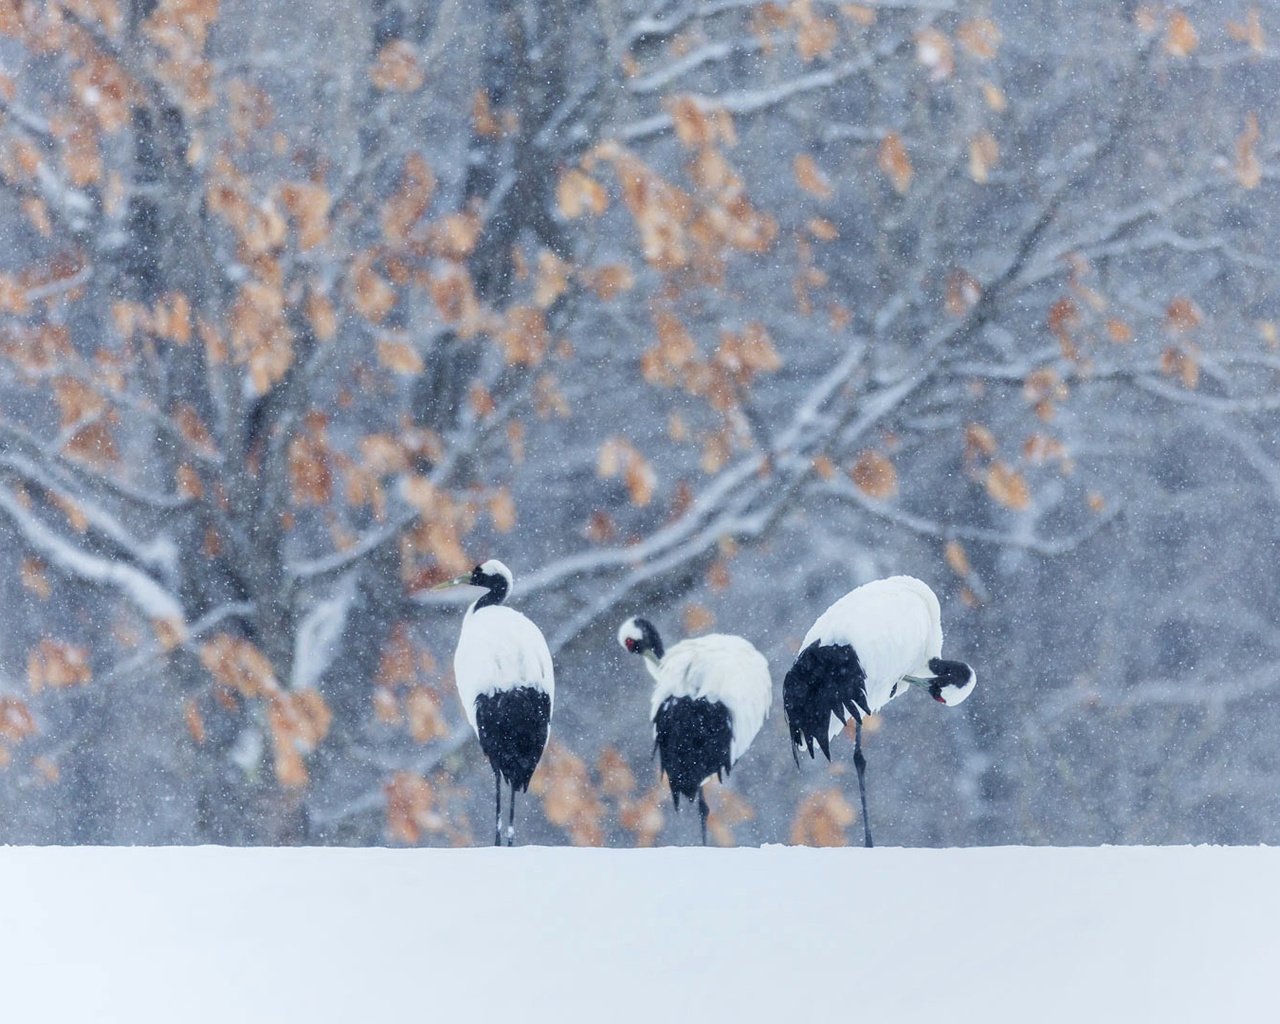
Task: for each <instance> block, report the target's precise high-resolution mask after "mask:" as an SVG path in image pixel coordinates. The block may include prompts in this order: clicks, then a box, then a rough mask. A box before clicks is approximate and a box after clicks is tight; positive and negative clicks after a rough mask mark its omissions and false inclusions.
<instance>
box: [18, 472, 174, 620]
mask: <svg viewBox="0 0 1280 1024" xmlns="http://www.w3.org/2000/svg"><path fill="white" fill-rule="evenodd" d="M0 512H4V513H5V514H6V515H7V516H8V517H9V520H10V522H12V523H13V525H14V527H15V528H16V529H17V530H18V532H19V533H20V534H21V535H22V538H23V540H24V541H25V542H26V544H27V546H28V547H29V548H31V550H32V551H34V552H36V553H38V554H39V555H40V556H41V557H42V558H44V560H45V561H46V562H48V563H49V564H50V565H52V566H54V567H55V568H57V569H59V570H61V571H62V572H64V573H66V574H67V575H68V576H71V577H74V578H76V579H79V580H82V581H84V582H85V583H90V584H95V585H98V586H107V587H114V588H115V589H117V590H119V591H120V592H121V593H123V594H124V596H125V597H127V598H128V599H129V600H130V601H131V602H132V603H133V604H134V606H135V607H136V608H137V609H138V610H139V611H140V612H142V614H143V615H145V616H146V617H147V618H148V619H150V620H152V621H162V622H183V621H185V619H186V616H185V614H184V613H183V609H182V605H181V603H180V602H179V601H178V599H177V598H176V597H174V596H173V595H172V594H171V593H169V591H167V590H166V589H165V588H164V587H162V586H161V585H160V584H159V583H158V582H157V581H156V580H155V579H154V578H153V577H152V576H150V575H149V574H147V573H146V572H144V571H143V570H141V569H139V568H137V567H136V566H134V565H130V564H128V563H126V562H123V561H118V560H115V559H110V558H103V557H100V556H98V555H92V554H89V553H88V552H87V551H83V550H81V549H80V548H78V547H76V546H75V545H73V544H71V543H70V542H68V541H67V540H65V539H64V538H62V537H60V536H58V534H57V533H55V532H54V531H53V530H52V529H50V528H49V527H48V526H46V525H45V524H44V523H42V522H41V521H40V520H39V519H38V518H36V516H35V515H33V514H32V513H31V512H30V511H29V510H28V509H26V508H25V507H23V505H22V503H21V502H19V501H18V499H17V498H16V497H14V495H13V494H12V493H11V492H9V491H8V490H7V489H4V488H0Z"/></svg>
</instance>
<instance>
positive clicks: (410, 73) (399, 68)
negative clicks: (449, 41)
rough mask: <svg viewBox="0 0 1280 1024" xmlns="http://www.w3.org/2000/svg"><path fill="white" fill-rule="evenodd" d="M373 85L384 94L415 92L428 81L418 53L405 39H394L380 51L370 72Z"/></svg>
mask: <svg viewBox="0 0 1280 1024" xmlns="http://www.w3.org/2000/svg"><path fill="white" fill-rule="evenodd" d="M369 75H370V77H371V78H372V79H373V84H374V85H375V86H376V87H377V88H379V89H381V90H383V91H384V92H414V91H415V90H417V89H419V88H421V86H422V83H423V82H424V81H426V77H427V76H426V72H425V71H423V69H422V64H421V62H420V61H419V60H418V51H417V50H416V49H415V48H414V47H413V46H412V44H410V43H407V42H405V41H404V40H403V39H393V40H392V41H391V42H389V43H387V44H386V46H384V47H383V48H382V49H381V50H380V51H378V58H377V60H376V61H374V65H373V68H372V70H371V71H370V72H369Z"/></svg>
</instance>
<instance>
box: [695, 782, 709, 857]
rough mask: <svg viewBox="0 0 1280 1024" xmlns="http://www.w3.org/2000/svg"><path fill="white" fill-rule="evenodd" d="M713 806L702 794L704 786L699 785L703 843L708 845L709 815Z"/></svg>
mask: <svg viewBox="0 0 1280 1024" xmlns="http://www.w3.org/2000/svg"><path fill="white" fill-rule="evenodd" d="M710 813H711V808H710V807H708V806H707V798H706V797H705V796H703V795H702V787H701V786H699V787H698V817H699V818H701V819H702V845H703V846H706V845H707V815H708V814H710Z"/></svg>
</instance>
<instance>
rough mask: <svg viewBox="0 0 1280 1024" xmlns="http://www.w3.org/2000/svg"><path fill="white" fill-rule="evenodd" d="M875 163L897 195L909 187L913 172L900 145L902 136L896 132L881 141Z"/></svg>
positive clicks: (907, 157)
mask: <svg viewBox="0 0 1280 1024" xmlns="http://www.w3.org/2000/svg"><path fill="white" fill-rule="evenodd" d="M876 163H877V166H879V168H880V170H881V171H883V172H884V173H885V175H886V176H887V177H888V178H889V181H890V182H892V184H893V187H894V190H895V191H897V192H898V193H899V194H902V193H905V192H906V191H907V189H908V188H910V187H911V178H912V175H913V174H914V173H915V172H914V171H913V170H912V168H911V158H910V157H909V156H907V150H906V147H905V146H904V145H903V144H902V136H900V135H899V134H898V133H897V132H890V133H889V134H888V135H886V136H885V137H884V138H883V139H882V140H881V142H880V150H879V153H878V155H877V157H876Z"/></svg>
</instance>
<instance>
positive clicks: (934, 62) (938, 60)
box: [899, 28, 956, 191]
mask: <svg viewBox="0 0 1280 1024" xmlns="http://www.w3.org/2000/svg"><path fill="white" fill-rule="evenodd" d="M916 60H918V61H919V62H920V63H921V64H923V65H924V66H925V67H926V68H928V69H929V80H930V81H932V82H941V81H943V80H944V79H947V78H950V77H951V75H952V72H954V71H955V69H956V55H955V49H954V48H953V47H952V45H951V40H950V39H948V38H947V37H946V36H945V35H943V33H941V32H939V31H938V30H937V29H936V28H926V29H924V30H922V31H920V32H917V33H916ZM899 191H902V190H901V189H899Z"/></svg>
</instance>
